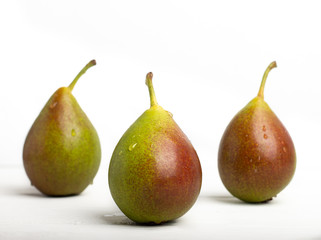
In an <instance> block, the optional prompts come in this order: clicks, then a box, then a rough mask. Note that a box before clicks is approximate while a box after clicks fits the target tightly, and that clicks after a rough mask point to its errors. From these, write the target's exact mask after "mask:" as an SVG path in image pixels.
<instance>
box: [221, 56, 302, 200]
mask: <svg viewBox="0 0 321 240" xmlns="http://www.w3.org/2000/svg"><path fill="white" fill-rule="evenodd" d="M275 67H276V62H272V63H271V64H270V65H269V66H268V68H267V69H266V71H265V73H264V75H263V79H262V83H261V87H260V90H259V93H258V95H257V96H256V97H255V98H254V99H253V100H252V101H250V102H249V103H248V104H247V105H246V106H245V107H244V108H243V109H242V110H241V111H239V112H238V113H237V114H236V115H235V116H234V118H233V119H232V121H231V122H230V123H229V125H228V126H227V128H226V130H225V132H224V134H223V137H222V139H221V142H220V146H219V152H218V170H219V174H220V177H221V180H222V182H223V184H224V186H225V187H226V188H227V190H228V191H229V192H230V193H231V194H232V195H234V196H235V197H237V198H239V199H241V200H243V201H245V202H253V203H258V202H266V201H268V200H272V198H273V197H275V196H276V195H277V194H278V193H280V192H281V191H282V190H283V189H284V188H285V187H286V186H287V185H288V183H289V182H290V181H291V179H292V177H293V175H294V172H295V167H296V154H295V149H294V145H293V142H292V139H291V137H290V135H289V133H288V131H287V130H286V129H285V127H284V125H283V124H282V123H281V121H280V120H279V119H278V117H277V116H276V115H275V114H274V112H273V111H272V110H271V108H270V107H269V105H268V104H267V103H266V102H265V101H264V86H265V82H266V79H267V76H268V74H269V72H270V70H271V69H273V68H275Z"/></svg>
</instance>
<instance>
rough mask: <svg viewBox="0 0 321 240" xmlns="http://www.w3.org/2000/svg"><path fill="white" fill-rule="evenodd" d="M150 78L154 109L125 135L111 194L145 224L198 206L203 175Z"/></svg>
mask: <svg viewBox="0 0 321 240" xmlns="http://www.w3.org/2000/svg"><path fill="white" fill-rule="evenodd" d="M152 77H153V75H152V73H148V74H147V76H146V85H147V86H148V89H149V93H150V103H151V105H150V108H149V109H148V110H146V111H145V112H144V113H143V114H142V115H141V116H140V117H139V118H138V119H137V120H136V121H135V122H134V123H133V124H132V125H131V126H130V127H129V129H128V130H127V131H126V132H125V133H124V135H123V136H122V137H121V139H120V141H119V142H118V144H117V146H116V148H115V150H114V152H113V155H112V158H111V161H110V165H109V173H108V179H109V188H110V192H111V195H112V197H113V199H114V201H115V202H116V204H117V205H118V207H119V208H120V210H121V211H122V212H123V213H124V214H125V215H126V216H127V217H128V218H130V219H131V220H133V221H135V222H137V223H141V224H160V223H163V222H167V221H170V220H173V219H177V218H179V217H180V216H182V215H183V214H185V213H186V212H187V211H188V210H189V209H190V208H191V207H192V205H193V204H194V203H195V201H196V200H197V197H198V195H199V193H200V189H201V182H202V170H201V165H200V161H199V158H198V156H197V153H196V151H195V150H194V148H193V146H192V144H191V142H190V141H189V139H188V138H187V136H186V135H185V134H184V133H183V131H182V130H181V129H180V128H179V126H178V125H177V124H176V123H175V121H174V120H173V117H172V114H171V113H169V112H168V111H165V110H164V109H163V108H162V107H161V106H159V105H158V103H157V101H156V97H155V92H154V88H153V85H152Z"/></svg>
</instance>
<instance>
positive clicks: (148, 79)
mask: <svg viewBox="0 0 321 240" xmlns="http://www.w3.org/2000/svg"><path fill="white" fill-rule="evenodd" d="M152 79H153V73H152V72H149V73H147V75H146V81H145V83H146V85H147V87H148V90H149V97H150V107H153V106H155V105H158V103H157V100H156V96H155V91H154V87H153V81H152Z"/></svg>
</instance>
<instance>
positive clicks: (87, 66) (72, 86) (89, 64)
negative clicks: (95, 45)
mask: <svg viewBox="0 0 321 240" xmlns="http://www.w3.org/2000/svg"><path fill="white" fill-rule="evenodd" d="M94 65H96V60H91V61H90V62H89V63H87V65H86V66H85V67H84V68H83V69H81V71H80V72H79V73H78V75H77V76H76V77H75V79H74V80H73V81H72V82H71V83H70V85H69V86H68V87H69V88H70V91H72V90H73V89H74V86H75V85H76V83H77V81H78V79H79V78H80V77H81V76H82V75H83V74H84V73H85V72H86V71H87V70H88V68H90V67H92V66H94Z"/></svg>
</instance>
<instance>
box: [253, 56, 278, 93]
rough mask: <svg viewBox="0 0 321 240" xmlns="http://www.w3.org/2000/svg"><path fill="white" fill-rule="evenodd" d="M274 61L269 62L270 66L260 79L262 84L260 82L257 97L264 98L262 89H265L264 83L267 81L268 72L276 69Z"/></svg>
mask: <svg viewBox="0 0 321 240" xmlns="http://www.w3.org/2000/svg"><path fill="white" fill-rule="evenodd" d="M276 67H277V66H276V61H274V62H271V63H270V65H269V66H268V67H267V69H266V70H265V72H264V75H263V78H262V82H261V86H260V90H259V93H258V94H257V96H258V97H261V98H264V87H265V82H266V79H267V76H268V75H269V72H270V71H271V70H272V69H273V68H276Z"/></svg>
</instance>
